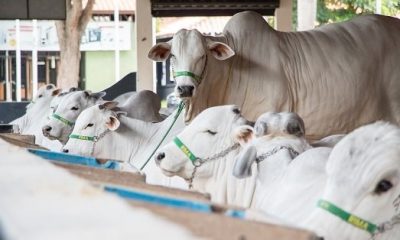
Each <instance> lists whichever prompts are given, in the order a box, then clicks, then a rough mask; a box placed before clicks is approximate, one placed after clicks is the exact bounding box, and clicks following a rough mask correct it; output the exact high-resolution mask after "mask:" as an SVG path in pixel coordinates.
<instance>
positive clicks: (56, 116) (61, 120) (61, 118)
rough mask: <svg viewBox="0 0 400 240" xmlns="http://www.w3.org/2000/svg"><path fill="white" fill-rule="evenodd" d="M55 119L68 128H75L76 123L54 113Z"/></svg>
mask: <svg viewBox="0 0 400 240" xmlns="http://www.w3.org/2000/svg"><path fill="white" fill-rule="evenodd" d="M51 116H52V117H53V118H54V119H57V120H58V121H60V122H62V123H64V124H65V125H67V126H70V127H73V126H74V124H75V123H74V122H71V121H69V120H68V119H65V118H63V117H61V116H60V115H58V114H55V113H53V115H51Z"/></svg>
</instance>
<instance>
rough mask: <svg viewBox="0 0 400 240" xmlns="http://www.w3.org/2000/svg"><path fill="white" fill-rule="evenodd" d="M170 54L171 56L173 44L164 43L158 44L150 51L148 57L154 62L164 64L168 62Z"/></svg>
mask: <svg viewBox="0 0 400 240" xmlns="http://www.w3.org/2000/svg"><path fill="white" fill-rule="evenodd" d="M170 54H171V43H170V42H162V43H157V44H156V45H154V46H153V47H152V48H151V49H150V51H149V54H148V57H149V58H150V59H151V60H153V61H157V62H163V61H165V60H167V58H168V57H169V55H170Z"/></svg>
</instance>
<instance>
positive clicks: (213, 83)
mask: <svg viewBox="0 0 400 240" xmlns="http://www.w3.org/2000/svg"><path fill="white" fill-rule="evenodd" d="M212 39H213V40H214V41H219V42H223V43H226V44H229V43H228V40H227V38H226V37H213V38H212ZM234 58H235V57H232V58H230V59H227V60H224V61H220V60H217V59H216V58H215V57H213V56H212V55H211V54H210V53H207V59H208V60H207V68H206V70H205V74H204V76H203V79H202V81H201V84H199V85H198V86H197V89H196V95H195V97H193V98H191V99H190V100H189V101H188V102H187V104H186V109H185V110H186V111H185V121H186V122H190V121H191V120H193V119H194V118H195V117H196V116H197V115H199V113H201V112H202V111H203V110H205V109H207V108H209V107H212V106H219V105H224V103H225V104H226V102H225V101H224V99H225V95H226V89H227V88H226V87H221V86H228V84H229V82H230V81H229V75H230V72H231V70H232V69H231V67H232V64H233V59H234ZM210 89H213V90H212V91H210Z"/></svg>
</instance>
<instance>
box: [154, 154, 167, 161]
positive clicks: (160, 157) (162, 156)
mask: <svg viewBox="0 0 400 240" xmlns="http://www.w3.org/2000/svg"><path fill="white" fill-rule="evenodd" d="M164 158H165V153H163V152H161V153H159V154H158V155H157V157H156V159H157V161H161V160H163V159H164Z"/></svg>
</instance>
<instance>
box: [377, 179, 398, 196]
mask: <svg viewBox="0 0 400 240" xmlns="http://www.w3.org/2000/svg"><path fill="white" fill-rule="evenodd" d="M392 187H393V184H392V183H391V182H390V181H388V180H386V179H383V180H381V181H379V183H378V184H377V185H376V187H375V190H374V192H375V193H376V194H381V193H385V192H387V191H389V190H390V189H391V188H392Z"/></svg>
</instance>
